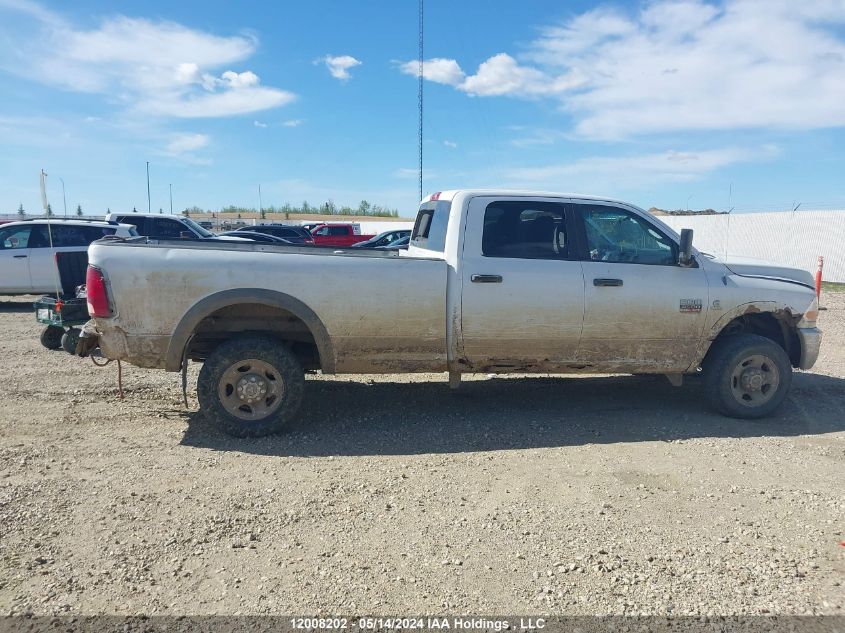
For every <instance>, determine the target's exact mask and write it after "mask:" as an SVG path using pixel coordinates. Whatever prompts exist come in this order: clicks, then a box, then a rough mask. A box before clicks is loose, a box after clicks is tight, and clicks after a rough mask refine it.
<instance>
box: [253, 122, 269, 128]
mask: <svg viewBox="0 0 845 633" xmlns="http://www.w3.org/2000/svg"><path fill="white" fill-rule="evenodd" d="M252 124H253V125H254V126H255V127H261V128H265V127H267V124H266V123H262V122H261V121H253V122H252Z"/></svg>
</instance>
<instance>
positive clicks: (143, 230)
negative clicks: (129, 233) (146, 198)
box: [114, 215, 152, 235]
mask: <svg viewBox="0 0 845 633" xmlns="http://www.w3.org/2000/svg"><path fill="white" fill-rule="evenodd" d="M114 220H116V221H117V222H120V223H121V224H132V225H133V226H134V227H135V229H136V230H137V231H138V235H150V232H149V231H148V230H147V228H152V227H148V226H147V222H146V220H147V218H145V217H144V216H140V217H138V216H137V215H136V216H134V217H133V216H131V215H119V216H116V217H115V218H114Z"/></svg>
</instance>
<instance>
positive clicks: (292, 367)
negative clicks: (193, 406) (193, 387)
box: [197, 336, 305, 437]
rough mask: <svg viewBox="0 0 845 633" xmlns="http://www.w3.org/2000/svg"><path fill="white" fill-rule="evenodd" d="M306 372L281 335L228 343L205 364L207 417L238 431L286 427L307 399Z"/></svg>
mask: <svg viewBox="0 0 845 633" xmlns="http://www.w3.org/2000/svg"><path fill="white" fill-rule="evenodd" d="M304 386H305V376H304V373H303V371H302V367H301V366H300V364H299V362H298V361H297V360H296V358H295V357H294V356H293V354H291V353H290V351H288V349H287V348H286V347H284V345H283V344H282V343H280V342H279V341H276V340H274V339H272V338H268V337H262V336H242V337H238V338H234V339H231V340H229V341H226V342H225V343H222V344H221V345H220V346H219V347H218V348H217V349H215V350H214V351H213V352H212V353H211V354H209V356H208V358H207V359H206V361H205V363H204V364H203V366H202V370H200V375H199V381H198V383H197V396H198V398H199V401H200V408H201V410H202V412H203V414H204V415H205V417H206V418H207V419H208V420H209V421H211V422H212V423H213V424H214V425H215V426H217V427H218V428H219V429H220V430H221V431H223V432H224V433H227V434H229V435H234V436H235V437H260V436H262V435H270V434H273V433H278V432H280V431H282V430H283V429H284V427H285V425H286V424H287V423H288V422H290V421H291V420H292V419H293V418H294V417H295V415H296V414H297V412H298V411H299V406H300V404H301V402H302V391H303V389H304Z"/></svg>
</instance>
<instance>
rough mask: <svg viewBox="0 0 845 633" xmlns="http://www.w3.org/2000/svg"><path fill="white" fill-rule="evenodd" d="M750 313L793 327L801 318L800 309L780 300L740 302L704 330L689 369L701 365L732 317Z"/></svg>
mask: <svg viewBox="0 0 845 633" xmlns="http://www.w3.org/2000/svg"><path fill="white" fill-rule="evenodd" d="M711 311H712V308H711ZM751 314H771V315H772V316H773V317H774V318H775V319H777V320H778V321H780V322H782V323H785V324H786V325H788V326H789V327H791V328H794V327H795V326H796V325H797V324H798V322H799V321H800V320H801V317H802V314H803V313H802V312H801V310H797V311H796V308H795V306H792V305H789V304H787V303H784V302H780V301H749V302H748V303H741V304H739V305H737V306H735V307H733V308H731V309H730V310H728V311H726V312H725V313H724V314H722V315H720V316H718V318H716V319H715V320H714V321H712V323H710V324H709V326H708V327H707V328H706V329H705V330H704V332H703V334H702V337H701V342H700V344H699V346H698V349H697V350H696V353H695V356H694V361H693V363H692V365H690V368H689V369H690V370H694V369H695V368H697V367H700V366H701V362H702V361H703V360H704V357H705V356H706V355H707V352H708V351H709V350H710V346H711V345H712V343H713V341H715V340H716V338H718V336H719V335H720V334H721V333H722V331H723V330H724V329H725V328H726V327H727V326H728V325H729V324H730V323H731V322H732V321H734V319H737V318H739V317H742V316H746V315H751Z"/></svg>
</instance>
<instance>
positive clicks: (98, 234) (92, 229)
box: [83, 226, 115, 244]
mask: <svg viewBox="0 0 845 633" xmlns="http://www.w3.org/2000/svg"><path fill="white" fill-rule="evenodd" d="M83 228H84V229H85V239H86V240H87V241H88V243H89V244H90V243H91V242H96V241H97V240H99V239H100V238H102V237H105V236H106V235H114V233H115V229H111V228H108V227H105V226H86V227H83Z"/></svg>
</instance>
